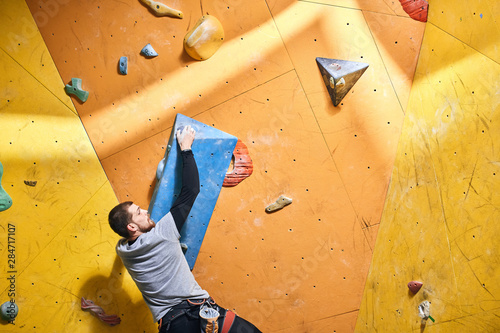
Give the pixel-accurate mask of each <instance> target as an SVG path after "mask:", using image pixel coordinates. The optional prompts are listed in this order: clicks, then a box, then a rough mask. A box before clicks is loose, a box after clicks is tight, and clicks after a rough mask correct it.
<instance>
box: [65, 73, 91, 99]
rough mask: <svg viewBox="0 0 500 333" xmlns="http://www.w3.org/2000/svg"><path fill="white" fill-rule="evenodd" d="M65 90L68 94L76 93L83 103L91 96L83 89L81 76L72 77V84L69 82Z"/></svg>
mask: <svg viewBox="0 0 500 333" xmlns="http://www.w3.org/2000/svg"><path fill="white" fill-rule="evenodd" d="M64 90H66V93H67V94H68V95H75V96H76V97H77V98H78V99H79V100H80V101H82V102H83V103H85V102H86V101H87V98H88V97H89V92H88V91H85V90H83V89H82V79H79V78H75V77H74V78H72V79H71V85H69V84H67V85H66V87H65V88H64Z"/></svg>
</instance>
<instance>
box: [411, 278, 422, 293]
mask: <svg viewBox="0 0 500 333" xmlns="http://www.w3.org/2000/svg"><path fill="white" fill-rule="evenodd" d="M408 288H409V289H410V291H411V292H412V293H414V294H416V293H417V292H418V291H419V290H420V288H422V282H418V281H411V282H408Z"/></svg>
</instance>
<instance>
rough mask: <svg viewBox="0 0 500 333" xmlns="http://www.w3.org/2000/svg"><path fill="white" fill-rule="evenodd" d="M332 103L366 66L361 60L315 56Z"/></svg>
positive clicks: (347, 88)
mask: <svg viewBox="0 0 500 333" xmlns="http://www.w3.org/2000/svg"><path fill="white" fill-rule="evenodd" d="M316 63H317V64H318V67H319V70H320V72H321V76H322V77H323V81H324V82H325V85H326V88H327V89H328V94H330V98H331V99H332V102H333V105H335V106H337V105H339V103H340V102H341V101H342V99H343V98H344V97H345V95H347V93H348V92H349V90H351V88H352V87H353V86H354V84H355V83H356V82H357V81H358V80H359V78H360V77H361V75H363V73H364V72H365V71H366V69H367V68H368V66H369V65H368V64H366V63H363V62H355V61H347V60H338V59H328V58H319V57H318V58H316Z"/></svg>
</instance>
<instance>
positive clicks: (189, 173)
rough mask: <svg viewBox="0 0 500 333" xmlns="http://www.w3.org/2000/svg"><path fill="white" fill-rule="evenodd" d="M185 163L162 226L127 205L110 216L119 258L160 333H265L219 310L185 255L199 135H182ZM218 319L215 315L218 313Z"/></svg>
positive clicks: (179, 133) (195, 189)
mask: <svg viewBox="0 0 500 333" xmlns="http://www.w3.org/2000/svg"><path fill="white" fill-rule="evenodd" d="M176 136H177V142H178V143H179V147H180V149H181V158H182V165H183V167H182V188H181V193H180V195H179V197H178V198H177V199H176V201H175V202H174V204H173V205H172V208H171V209H170V211H169V212H168V213H167V215H165V216H164V217H163V218H161V219H160V220H159V221H158V222H157V223H155V222H154V221H152V220H151V219H150V217H149V214H148V212H147V211H146V210H144V209H141V208H140V207H139V206H137V205H136V204H134V203H132V202H130V201H127V202H123V203H121V204H119V205H117V206H116V207H114V208H113V209H112V210H111V212H110V213H109V225H110V226H111V228H112V229H113V231H115V232H116V233H117V234H118V235H120V236H122V237H123V238H122V239H120V240H119V241H118V244H117V245H116V253H117V254H118V256H120V258H121V260H122V262H123V264H124V266H125V267H126V268H127V271H128V272H129V274H130V276H131V277H132V279H133V280H134V282H135V284H136V285H137V287H138V288H139V290H140V291H141V293H142V296H143V298H144V300H145V302H146V304H147V305H148V307H149V309H150V310H151V313H152V314H153V318H154V320H155V321H157V322H158V324H159V326H158V328H159V332H160V333H166V332H179V333H189V332H197V333H198V332H200V328H201V327H203V328H204V329H205V330H206V332H211V331H210V327H211V326H217V325H218V328H219V332H223V333H227V332H242V333H243V332H245V333H247V332H248V333H252V332H260V331H259V330H258V329H257V328H256V327H255V326H254V325H253V324H251V323H249V322H248V321H246V320H244V319H242V318H241V317H238V316H235V315H234V313H233V312H231V311H229V310H225V309H223V308H221V307H219V306H218V305H217V304H215V302H214V301H213V300H212V299H211V298H210V295H209V294H208V292H207V291H205V290H203V289H202V288H201V287H200V286H199V285H198V283H197V282H196V280H195V279H194V276H193V274H192V273H191V270H190V269H189V265H188V263H187V261H186V258H185V257H184V253H183V252H182V249H181V246H180V242H179V238H180V231H181V229H182V226H183V224H184V222H185V221H186V218H187V216H188V214H189V211H190V210H191V207H192V206H193V203H194V201H195V199H196V197H197V195H198V193H199V191H200V180H199V175H198V168H197V166H196V162H195V160H194V155H193V152H192V150H191V145H192V144H193V141H194V138H195V131H194V129H193V128H191V127H190V126H186V127H184V128H183V129H182V131H181V130H177V131H176ZM200 309H201V310H204V311H207V313H208V312H209V310H208V309H210V311H211V310H215V311H216V312H215V314H217V311H218V313H219V317H218V319H216V320H212V321H209V322H207V321H205V320H204V319H200ZM212 313H213V312H212Z"/></svg>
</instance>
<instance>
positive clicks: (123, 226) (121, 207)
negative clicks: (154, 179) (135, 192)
mask: <svg viewBox="0 0 500 333" xmlns="http://www.w3.org/2000/svg"><path fill="white" fill-rule="evenodd" d="M130 205H132V201H125V202H122V203H121V204H118V205H116V206H115V208H113V209H112V210H111V211H110V212H109V215H108V221H109V226H110V227H111V229H113V231H114V232H116V233H117V234H118V235H120V236H122V237H125V238H129V237H130V234H129V232H128V229H127V225H128V224H129V223H130V221H131V219H132V216H131V215H130V213H129V212H128V209H129V207H130Z"/></svg>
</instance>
